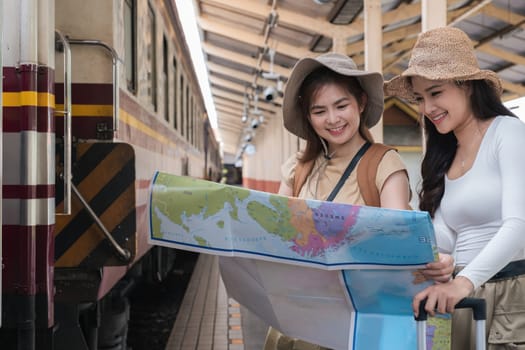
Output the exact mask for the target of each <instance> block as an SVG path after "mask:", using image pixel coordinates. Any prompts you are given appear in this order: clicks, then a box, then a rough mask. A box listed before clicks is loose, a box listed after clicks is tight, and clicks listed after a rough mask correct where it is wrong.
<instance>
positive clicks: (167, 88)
mask: <svg viewBox="0 0 525 350" xmlns="http://www.w3.org/2000/svg"><path fill="white" fill-rule="evenodd" d="M162 80H163V82H164V84H163V85H164V96H163V99H164V119H165V120H166V121H169V120H170V99H169V97H168V96H169V93H170V79H169V77H168V40H167V39H166V35H164V36H163V38H162Z"/></svg>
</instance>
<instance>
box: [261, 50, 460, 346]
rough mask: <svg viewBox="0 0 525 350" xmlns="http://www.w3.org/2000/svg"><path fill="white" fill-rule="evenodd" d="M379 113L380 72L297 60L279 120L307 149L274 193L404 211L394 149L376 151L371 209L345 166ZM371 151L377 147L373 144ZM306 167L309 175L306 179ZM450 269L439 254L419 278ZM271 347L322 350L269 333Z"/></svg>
mask: <svg viewBox="0 0 525 350" xmlns="http://www.w3.org/2000/svg"><path fill="white" fill-rule="evenodd" d="M382 112H383V77H382V75H381V74H380V73H373V72H366V71H362V70H358V69H357V67H356V65H355V63H354V61H352V59H351V58H349V57H348V56H346V55H341V54H336V53H329V54H324V55H321V56H318V57H316V58H304V59H301V60H299V62H298V63H297V64H296V65H295V67H294V69H293V71H292V74H291V76H290V78H289V80H288V83H287V85H286V89H285V93H284V100H283V117H284V126H285V127H286V129H288V131H290V132H291V133H293V134H295V135H297V136H299V137H301V138H303V139H305V140H306V147H305V149H304V151H302V152H299V153H298V154H297V155H293V156H292V157H290V158H289V159H288V161H286V162H285V164H284V165H283V166H282V172H283V180H282V182H281V186H280V189H279V193H280V194H283V195H287V196H292V195H293V196H298V197H300V198H309V199H319V200H333V201H335V202H340V203H349V204H357V205H364V204H367V205H375V206H381V207H388V208H395V209H409V208H410V206H409V200H410V187H409V181H408V176H407V172H406V168H405V165H404V164H403V162H402V160H401V158H400V156H399V154H398V153H397V152H396V151H395V150H394V149H385V150H384V151H383V152H382V154H384V155H382V157H381V159H380V161H379V165H378V166H377V171H376V173H375V174H374V176H373V178H372V179H371V181H370V183H372V186H373V187H374V189H375V192H377V197H378V199H377V203H370V202H369V200H366V199H365V198H364V193H363V188H362V186H360V183H359V181H358V177H357V174H356V171H352V170H351V169H352V167H351V166H349V164H354V165H355V164H357V166H359V161H360V158H359V157H360V156H362V155H363V154H366V152H367V150H368V149H369V147H371V144H372V143H373V140H372V136H371V134H370V132H369V128H370V127H372V126H374V125H375V124H376V123H377V122H378V120H379V119H380V117H381V114H382ZM373 147H375V148H377V144H375V145H374V146H373ZM383 147H385V146H383ZM385 152H386V153H385ZM369 154H370V153H369ZM361 159H362V160H364V159H365V158H361ZM308 164H310V165H308ZM305 169H308V170H307V171H306V174H305ZM348 169H350V170H348ZM299 172H300V173H301V174H303V175H302V177H303V178H304V181H300V183H299V186H297V185H298V181H299V180H298V178H299V177H300V176H299ZM345 173H346V175H345ZM348 173H349V175H348ZM338 184H341V187H339V186H337V185H338ZM342 184H344V186H343V185H342ZM294 188H295V191H294ZM334 188H336V190H334ZM338 188H340V189H339V190H337V189H338ZM452 271H453V260H452V258H451V257H450V256H443V258H442V259H441V261H439V262H435V263H431V264H429V265H428V270H425V272H424V274H426V276H427V277H430V278H434V279H436V280H438V281H446V280H448V279H449V278H450V276H451V273H452ZM297 322H300V320H298V321H297ZM271 349H279V350H282V349H294V350H300V349H309V350H315V349H324V348H323V347H321V346H318V345H313V344H310V343H307V342H305V341H301V340H297V339H292V338H289V337H286V336H284V335H282V334H280V333H279V332H278V331H277V330H275V329H273V328H270V330H269V332H268V336H267V339H266V344H265V350H271Z"/></svg>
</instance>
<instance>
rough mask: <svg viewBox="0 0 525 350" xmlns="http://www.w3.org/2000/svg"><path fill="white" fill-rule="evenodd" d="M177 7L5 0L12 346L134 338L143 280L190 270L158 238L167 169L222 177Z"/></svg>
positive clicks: (2, 337)
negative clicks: (153, 188) (151, 236)
mask: <svg viewBox="0 0 525 350" xmlns="http://www.w3.org/2000/svg"><path fill="white" fill-rule="evenodd" d="M174 6H175V5H174V2H172V1H168V0H150V1H148V0H122V1H121V0H111V1H108V0H93V1H82V0H20V1H3V21H2V22H3V23H2V24H3V25H2V31H3V36H4V40H3V46H2V59H3V74H4V79H3V93H2V105H3V109H2V110H3V132H2V138H3V149H4V152H3V157H4V159H3V199H2V206H3V223H2V229H3V237H2V245H3V250H2V254H3V270H2V278H3V281H2V324H1V325H2V327H1V328H0V343H1V344H2V348H4V346H6V349H98V348H104V349H121V348H122V349H125V343H126V335H125V333H126V332H125V330H126V328H127V324H128V319H129V305H128V302H127V296H128V295H129V293H130V291H131V290H133V286H135V285H137V284H139V283H140V282H141V281H144V280H158V281H160V280H162V279H163V278H164V277H166V276H168V274H169V272H170V271H171V270H172V269H173V268H174V267H176V268H178V269H186V267H187V269H188V270H190V269H191V266H192V265H191V264H190V263H186V262H191V259H190V258H189V257H188V254H186V253H181V252H177V251H175V250H169V251H168V250H164V249H163V248H160V247H155V248H152V247H151V246H150V245H148V243H147V235H148V217H147V205H148V193H149V185H150V180H151V178H152V176H153V174H154V172H155V171H156V170H161V171H167V172H170V173H174V174H181V175H188V176H192V177H198V178H206V179H211V180H214V179H217V178H218V176H220V167H221V155H220V152H219V145H218V142H217V141H216V139H215V137H214V132H213V130H212V129H211V128H210V126H209V123H208V121H207V116H206V110H205V106H204V102H203V98H202V96H201V93H200V89H199V86H198V82H197V78H196V75H195V73H194V71H193V68H192V65H191V61H190V57H189V55H188V54H187V52H188V50H187V47H186V46H185V43H184V37H183V34H182V30H181V27H180V24H179V23H178V22H177V15H176V8H175V7H174ZM186 260H188V261H186ZM184 272H185V273H190V272H188V271H184Z"/></svg>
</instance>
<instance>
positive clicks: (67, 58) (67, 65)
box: [55, 30, 72, 215]
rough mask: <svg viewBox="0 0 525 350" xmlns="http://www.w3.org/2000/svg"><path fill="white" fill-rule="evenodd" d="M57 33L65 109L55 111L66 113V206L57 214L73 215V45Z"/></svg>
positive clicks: (63, 175) (63, 172)
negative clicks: (62, 73)
mask: <svg viewBox="0 0 525 350" xmlns="http://www.w3.org/2000/svg"><path fill="white" fill-rule="evenodd" d="M55 35H56V37H58V39H59V40H60V42H61V44H62V47H63V49H64V52H63V54H64V110H62V111H56V110H55V113H60V114H63V115H64V159H63V161H64V170H63V171H62V174H60V175H61V176H62V178H63V180H64V200H63V203H64V208H63V211H62V212H61V213H57V214H63V215H71V152H72V137H71V47H70V46H69V42H68V40H67V38H66V36H65V35H64V34H62V33H61V32H60V31H58V30H55Z"/></svg>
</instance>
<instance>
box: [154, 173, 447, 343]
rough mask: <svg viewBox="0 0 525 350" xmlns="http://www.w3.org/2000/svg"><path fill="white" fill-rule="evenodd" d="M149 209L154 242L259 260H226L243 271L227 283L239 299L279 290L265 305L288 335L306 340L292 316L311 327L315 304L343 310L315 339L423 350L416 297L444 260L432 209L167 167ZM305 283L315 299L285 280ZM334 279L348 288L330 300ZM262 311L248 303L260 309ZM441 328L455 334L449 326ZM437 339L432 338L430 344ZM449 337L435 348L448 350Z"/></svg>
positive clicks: (249, 300) (156, 182)
mask: <svg viewBox="0 0 525 350" xmlns="http://www.w3.org/2000/svg"><path fill="white" fill-rule="evenodd" d="M149 213H150V229H151V232H150V238H149V242H150V243H151V244H156V245H162V246H167V247H172V248H177V249H185V250H193V251H197V252H201V253H207V254H215V255H220V256H224V257H235V258H242V259H253V262H250V263H248V260H246V262H247V263H240V262H242V261H243V260H242V259H241V260H230V261H228V264H230V269H229V270H230V271H235V272H232V274H233V275H231V276H227V275H223V279H224V281H225V284H226V286H227V288H228V287H229V286H230V287H231V284H232V283H234V284H235V293H234V294H235V295H236V297H237V298H238V301H239V302H241V303H248V304H252V303H254V301H253V297H252V294H253V293H256V294H258V295H261V296H262V295H265V294H266V293H267V292H268V291H272V292H271V293H270V294H267V295H266V298H268V303H266V304H265V305H271V307H272V308H273V309H272V310H270V311H269V310H266V309H265V310H259V313H260V315H262V317H264V316H266V315H273V316H271V317H270V318H269V319H267V322H268V323H269V324H272V325H274V326H276V327H278V328H279V329H283V328H284V329H286V327H287V326H290V327H291V328H290V329H289V332H291V333H292V334H298V335H299V336H301V337H303V335H302V334H301V332H302V331H303V330H302V329H301V328H299V329H295V328H294V327H293V325H291V324H289V322H287V321H285V320H288V319H289V318H290V315H292V314H293V313H297V317H299V318H301V319H302V320H304V321H303V323H304V327H303V328H304V329H308V327H309V326H308V325H307V324H306V323H305V322H309V319H308V318H307V317H304V316H300V315H302V313H303V312H305V309H303V307H304V305H305V304H304V303H308V302H309V301H311V303H312V304H311V306H310V308H312V310H316V309H317V308H318V309H319V313H318V314H319V315H322V313H323V310H325V309H327V307H328V308H330V307H331V308H334V307H335V309H334V310H339V313H338V315H340V316H337V317H341V319H340V320H337V319H336V320H333V319H331V317H332V316H333V315H332V316H331V315H328V314H326V315H323V316H322V318H323V319H326V320H327V322H325V323H326V324H325V323H319V322H317V323H315V322H316V320H315V319H313V320H312V322H314V323H312V325H311V326H314V325H315V326H316V327H317V326H322V327H326V328H322V329H320V330H319V332H320V335H319V337H318V338H316V339H314V340H315V341H319V342H324V344H326V346H328V347H331V348H334V349H390V347H389V346H388V345H389V344H390V345H391V344H393V343H392V342H394V344H402V348H403V349H415V345H416V337H415V336H416V334H415V332H416V327H415V321H414V319H413V316H412V310H411V301H412V297H413V296H414V295H415V294H416V293H417V292H419V291H420V290H422V289H423V288H425V287H426V286H427V285H429V283H430V282H428V281H426V282H425V281H423V282H421V275H420V274H418V271H417V269H418V268H421V267H423V266H424V265H425V264H426V263H428V262H430V261H434V260H435V259H436V258H437V247H436V241H435V237H434V231H433V226H432V223H431V220H430V216H429V215H428V213H426V212H420V211H410V210H392V209H384V208H374V207H366V206H352V205H348V204H341V203H333V202H323V201H316V200H304V199H298V198H292V197H285V196H279V195H276V194H271V193H266V192H260V191H254V190H248V189H245V188H240V187H235V186H228V185H223V184H217V183H213V182H208V181H203V180H196V179H193V178H189V177H183V176H176V175H171V174H165V173H157V174H156V175H155V177H154V179H153V182H152V186H151V197H150V207H149ZM258 261H260V263H258ZM263 262H264V263H263ZM235 264H240V265H239V267H236V265H235ZM283 264H285V265H287V266H289V267H288V268H286V269H285V268H284V266H285V265H283ZM280 266H281V267H280ZM293 266H297V268H293ZM312 268H314V269H312ZM236 269H237V270H236ZM247 269H250V271H251V272H249V273H247ZM276 269H279V270H276ZM317 269H321V270H325V271H326V272H325V273H326V274H328V275H326V276H325V277H323V276H324V275H319V273H321V272H315V271H314V270H317ZM277 271H279V272H282V273H284V275H282V276H281V275H280V274H276V272H277ZM284 271H288V272H284ZM314 272H315V273H314ZM223 273H224V272H223ZM310 275H312V276H313V275H315V276H318V277H316V278H317V279H318V280H319V284H318V285H316V280H315V279H314V280H308V279H309V277H308V276H310ZM242 276H246V278H247V279H245V280H243V279H242V278H241V277H242ZM303 280H306V281H307V282H308V283H307V285H308V287H307V288H308V289H304V288H299V291H304V292H305V293H306V294H307V295H305V296H300V298H299V299H298V297H299V295H298V294H297V293H298V290H296V289H295V287H294V286H293V285H289V286H287V285H286V283H299V282H300V281H303ZM231 281H235V282H231ZM327 281H330V282H327ZM300 283H303V282H300ZM326 283H331V284H334V283H335V284H336V285H340V286H341V287H340V288H339V289H337V288H335V289H334V290H331V291H330V293H331V294H330V295H329V296H327V295H326V292H327V290H326V287H327V286H326ZM243 284H245V286H244V287H243ZM244 291H245V292H244ZM306 291H307V292H306ZM289 293H291V294H289ZM299 293H303V292H299ZM316 293H318V294H316ZM334 293H335V294H334ZM277 296H278V297H277ZM298 300H300V302H298ZM323 300H326V302H325V303H324V304H323ZM334 302H336V304H333V303H334ZM301 305H302V306H301ZM335 305H339V306H335ZM258 307H259V305H250V308H251V309H252V310H257V308H258ZM284 310H286V312H285V311H284ZM306 310H307V309H306ZM344 310H347V311H344ZM309 312H311V311H309ZM333 322H336V323H339V324H340V325H346V324H347V325H348V327H347V328H348V333H346V334H340V333H341V332H340V331H338V334H332V332H334V327H333V326H330V323H331V324H333ZM311 326H310V327H311ZM440 327H441V326H440ZM445 327H447V326H445ZM440 329H441V328H440ZM445 329H446V328H445ZM432 331H434V329H432ZM370 332H372V333H373V334H369V335H368V333H370ZM310 333H311V332H309V333H308V332H307V333H305V334H304V339H310V338H309V337H311V336H312V335H311V334H310ZM342 333H345V332H342ZM436 334H445V336H447V334H446V330H445V331H444V332H441V331H437V332H436ZM378 335H379V336H378ZM434 343H436V344H437V342H436V339H434V338H432V339H431V341H430V345H432V344H434ZM442 343H444V344H445V345H444V346H441V347H434V348H433V349H447V344H446V341H443V342H442Z"/></svg>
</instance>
